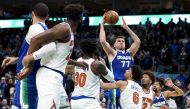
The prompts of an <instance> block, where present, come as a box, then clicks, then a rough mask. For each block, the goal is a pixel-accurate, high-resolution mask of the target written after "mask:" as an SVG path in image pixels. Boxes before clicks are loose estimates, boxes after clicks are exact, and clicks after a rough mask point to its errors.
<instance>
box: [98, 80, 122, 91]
mask: <svg viewBox="0 0 190 109" xmlns="http://www.w3.org/2000/svg"><path fill="white" fill-rule="evenodd" d="M122 85H123V81H116V82H114V83H104V82H102V81H101V88H103V89H105V90H106V89H117V88H120V87H122Z"/></svg>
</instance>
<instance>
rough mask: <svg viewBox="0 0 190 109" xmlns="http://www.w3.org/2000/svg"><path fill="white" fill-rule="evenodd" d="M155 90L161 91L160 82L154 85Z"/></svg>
mask: <svg viewBox="0 0 190 109" xmlns="http://www.w3.org/2000/svg"><path fill="white" fill-rule="evenodd" d="M153 90H154V91H160V90H161V86H160V84H159V82H155V83H154V85H153Z"/></svg>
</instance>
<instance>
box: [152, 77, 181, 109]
mask: <svg viewBox="0 0 190 109" xmlns="http://www.w3.org/2000/svg"><path fill="white" fill-rule="evenodd" d="M164 83H165V86H168V87H170V88H172V89H173V91H170V90H165V91H162V88H163V87H162V86H163V85H162V84H161V82H159V81H156V82H155V83H154V85H153V91H154V92H155V96H154V100H153V108H154V109H160V106H162V105H165V104H166V103H167V102H166V101H167V100H169V99H170V98H171V97H177V96H182V95H183V94H184V92H183V90H182V89H180V88H179V87H178V86H176V85H175V84H174V83H173V82H172V80H171V78H167V79H165V81H164ZM172 109H175V108H172Z"/></svg>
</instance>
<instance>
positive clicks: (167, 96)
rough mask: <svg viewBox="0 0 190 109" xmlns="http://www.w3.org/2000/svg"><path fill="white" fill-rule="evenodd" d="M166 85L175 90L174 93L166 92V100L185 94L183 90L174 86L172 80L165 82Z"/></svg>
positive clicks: (168, 79)
mask: <svg viewBox="0 0 190 109" xmlns="http://www.w3.org/2000/svg"><path fill="white" fill-rule="evenodd" d="M165 85H166V86H169V87H171V88H173V89H174V91H164V96H165V98H169V97H176V96H182V95H183V94H184V92H183V90H182V89H180V88H179V87H177V86H176V85H175V84H173V82H172V80H171V79H170V78H167V79H166V80H165Z"/></svg>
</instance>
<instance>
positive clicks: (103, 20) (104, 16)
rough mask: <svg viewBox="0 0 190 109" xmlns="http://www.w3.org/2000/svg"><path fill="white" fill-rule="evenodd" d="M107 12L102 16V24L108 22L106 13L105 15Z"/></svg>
mask: <svg viewBox="0 0 190 109" xmlns="http://www.w3.org/2000/svg"><path fill="white" fill-rule="evenodd" d="M105 14H106V13H104V15H103V17H102V21H101V24H105V23H106V22H105V18H106V15H105Z"/></svg>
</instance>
